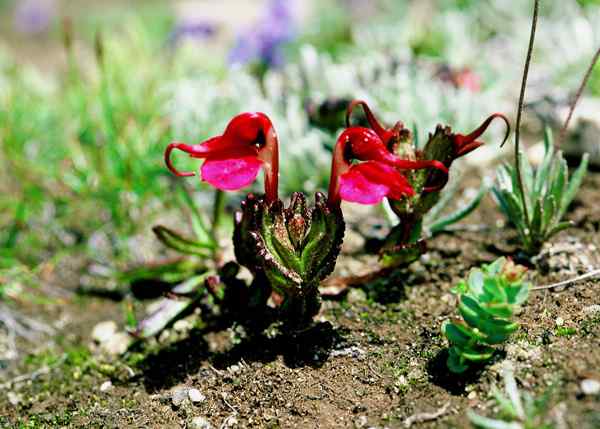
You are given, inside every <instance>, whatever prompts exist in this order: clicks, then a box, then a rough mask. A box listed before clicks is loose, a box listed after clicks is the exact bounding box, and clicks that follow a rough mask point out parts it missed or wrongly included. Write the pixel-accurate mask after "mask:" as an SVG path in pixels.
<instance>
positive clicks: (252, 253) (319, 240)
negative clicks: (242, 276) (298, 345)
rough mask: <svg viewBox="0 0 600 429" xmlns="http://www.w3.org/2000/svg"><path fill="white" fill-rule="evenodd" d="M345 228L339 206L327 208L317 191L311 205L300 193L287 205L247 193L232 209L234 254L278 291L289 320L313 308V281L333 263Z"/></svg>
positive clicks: (306, 316)
mask: <svg viewBox="0 0 600 429" xmlns="http://www.w3.org/2000/svg"><path fill="white" fill-rule="evenodd" d="M344 229H345V224H344V219H343V216H342V212H341V210H340V209H339V208H338V209H331V208H329V207H328V205H327V203H326V198H325V196H324V195H323V194H321V193H317V194H316V196H315V205H314V206H313V207H310V208H309V207H307V204H306V199H305V197H304V195H302V194H300V193H294V194H293V195H292V198H291V202H290V206H289V207H288V208H285V207H284V205H283V203H282V202H281V201H275V202H272V203H267V202H266V201H265V200H264V198H262V197H260V198H257V197H255V196H254V195H248V197H247V198H246V200H245V201H243V202H242V211H241V212H238V213H236V215H235V230H234V248H235V254H236V258H237V260H238V262H239V263H240V264H242V265H245V266H246V267H247V268H248V269H250V271H252V272H253V273H255V274H259V275H262V276H263V277H264V278H266V279H267V280H268V283H269V287H270V288H272V289H273V290H275V291H276V292H277V293H278V294H280V295H281V296H282V297H283V303H282V305H281V307H280V308H281V311H282V313H284V314H285V315H286V316H285V317H287V318H288V319H290V320H291V322H290V323H291V324H292V325H302V324H305V323H308V322H309V321H310V319H311V318H312V316H313V315H314V314H316V312H318V309H319V305H320V304H319V294H318V286H319V284H320V282H321V281H322V280H323V279H324V278H325V277H327V276H328V275H329V274H330V273H331V272H332V271H333V269H334V267H335V262H336V259H337V256H338V255H339V252H340V250H341V246H342V241H343V237H344Z"/></svg>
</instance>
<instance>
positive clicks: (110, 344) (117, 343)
mask: <svg viewBox="0 0 600 429" xmlns="http://www.w3.org/2000/svg"><path fill="white" fill-rule="evenodd" d="M132 342H133V338H131V336H130V335H129V334H128V333H127V332H117V333H116V334H114V335H112V336H111V337H110V338H109V339H108V340H106V341H105V342H103V343H102V350H104V351H105V352H106V353H108V354H110V355H113V356H118V355H122V354H123V353H125V352H126V351H127V349H128V348H129V346H130V345H131V343H132Z"/></svg>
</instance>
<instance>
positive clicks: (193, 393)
mask: <svg viewBox="0 0 600 429" xmlns="http://www.w3.org/2000/svg"><path fill="white" fill-rule="evenodd" d="M188 396H189V397H190V401H192V402H194V403H198V402H204V401H205V400H206V396H204V395H203V394H202V392H200V391H199V390H198V389H190V390H188Z"/></svg>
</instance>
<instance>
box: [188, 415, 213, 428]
mask: <svg viewBox="0 0 600 429" xmlns="http://www.w3.org/2000/svg"><path fill="white" fill-rule="evenodd" d="M211 428H212V425H211V424H210V422H209V421H208V420H206V419H205V418H204V417H194V418H193V419H192V421H191V422H190V429H211Z"/></svg>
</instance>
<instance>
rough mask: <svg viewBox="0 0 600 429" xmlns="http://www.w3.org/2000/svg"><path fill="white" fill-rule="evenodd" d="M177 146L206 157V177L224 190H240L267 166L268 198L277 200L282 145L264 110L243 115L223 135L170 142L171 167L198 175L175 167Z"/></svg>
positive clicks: (203, 174) (168, 158)
mask: <svg viewBox="0 0 600 429" xmlns="http://www.w3.org/2000/svg"><path fill="white" fill-rule="evenodd" d="M173 149H179V150H182V151H184V152H186V153H188V154H189V155H190V157H192V158H201V159H204V160H205V161H204V163H203V164H202V167H201V169H200V174H201V177H202V180H204V181H206V182H208V183H209V184H211V185H212V186H214V187H215V188H217V189H221V190H224V191H236V190H239V189H242V188H245V187H246V186H248V185H250V184H252V182H254V181H255V180H256V177H257V176H258V173H259V172H260V169H261V168H263V169H264V171H265V195H266V198H267V200H268V201H271V202H272V201H276V200H277V184H278V174H279V145H278V141H277V134H276V133H275V129H274V128H273V124H272V123H271V120H270V119H269V118H268V117H267V116H266V115H265V114H264V113H242V114H239V115H237V116H236V117H234V118H233V119H232V120H231V121H230V122H229V124H228V125H227V128H225V131H224V132H223V134H222V135H220V136H217V137H212V138H210V139H208V140H206V141H204V142H202V143H199V144H195V145H189V144H185V143H179V142H174V143H171V144H169V146H168V147H167V150H166V151H165V162H166V164H167V167H168V168H169V170H171V172H173V173H174V174H175V175H177V176H180V177H187V176H194V175H195V173H194V172H180V171H178V170H177V169H176V168H175V167H174V166H173V163H172V160H171V152H172V151H173Z"/></svg>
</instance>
